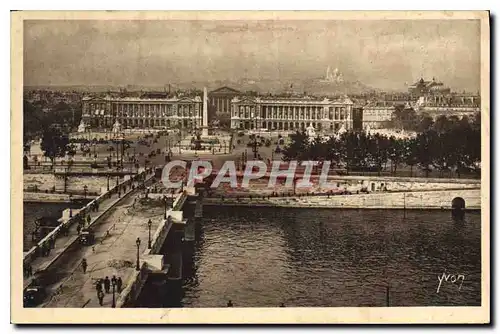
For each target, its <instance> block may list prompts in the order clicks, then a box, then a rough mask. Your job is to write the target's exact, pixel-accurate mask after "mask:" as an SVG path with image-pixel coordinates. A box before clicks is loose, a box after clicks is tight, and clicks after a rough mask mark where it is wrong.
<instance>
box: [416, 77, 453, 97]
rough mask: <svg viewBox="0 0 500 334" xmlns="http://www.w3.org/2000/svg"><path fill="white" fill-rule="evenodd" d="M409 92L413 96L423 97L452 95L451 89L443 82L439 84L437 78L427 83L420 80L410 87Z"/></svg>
mask: <svg viewBox="0 0 500 334" xmlns="http://www.w3.org/2000/svg"><path fill="white" fill-rule="evenodd" d="M408 92H409V93H410V94H412V95H416V96H422V95H427V94H450V93H451V89H450V88H448V87H445V86H444V84H443V83H442V82H437V81H436V79H435V78H432V81H425V80H424V79H423V78H420V80H418V81H417V82H415V83H414V84H413V85H410V86H409V87H408Z"/></svg>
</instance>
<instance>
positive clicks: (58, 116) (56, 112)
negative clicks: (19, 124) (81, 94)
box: [23, 100, 81, 142]
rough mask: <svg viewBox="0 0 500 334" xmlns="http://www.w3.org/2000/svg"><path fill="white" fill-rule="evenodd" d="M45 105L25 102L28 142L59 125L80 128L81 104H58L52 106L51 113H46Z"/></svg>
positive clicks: (24, 116)
mask: <svg viewBox="0 0 500 334" xmlns="http://www.w3.org/2000/svg"><path fill="white" fill-rule="evenodd" d="M44 108H46V107H45V106H44V104H42V103H32V102H29V101H27V100H24V103H23V135H24V141H25V142H27V141H29V140H31V139H34V138H36V137H40V136H42V134H43V132H44V129H46V128H48V127H50V126H52V125H58V126H59V127H62V128H67V129H68V131H69V130H70V129H71V128H75V127H77V126H78V124H79V122H80V118H81V107H80V105H79V104H68V103H66V102H63V101H61V102H58V103H57V104H55V105H53V106H50V108H49V109H50V110H49V111H47V112H46V111H44Z"/></svg>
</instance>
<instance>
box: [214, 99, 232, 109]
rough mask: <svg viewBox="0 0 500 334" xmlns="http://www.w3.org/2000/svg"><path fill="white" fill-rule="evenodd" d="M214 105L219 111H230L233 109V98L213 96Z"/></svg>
mask: <svg viewBox="0 0 500 334" xmlns="http://www.w3.org/2000/svg"><path fill="white" fill-rule="evenodd" d="M212 106H215V108H216V111H218V112H229V111H230V110H231V99H229V98H224V97H213V98H212Z"/></svg>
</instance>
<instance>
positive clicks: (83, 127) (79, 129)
mask: <svg viewBox="0 0 500 334" xmlns="http://www.w3.org/2000/svg"><path fill="white" fill-rule="evenodd" d="M86 129H87V125H86V124H85V122H84V121H83V119H82V120H81V121H80V124H79V125H78V132H85V130H86Z"/></svg>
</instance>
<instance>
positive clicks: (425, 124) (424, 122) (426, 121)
mask: <svg viewBox="0 0 500 334" xmlns="http://www.w3.org/2000/svg"><path fill="white" fill-rule="evenodd" d="M433 124H434V120H433V119H432V117H431V116H429V115H428V114H423V115H421V117H420V123H419V124H418V128H417V131H418V132H425V131H427V130H430V129H431V128H432V125H433Z"/></svg>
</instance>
